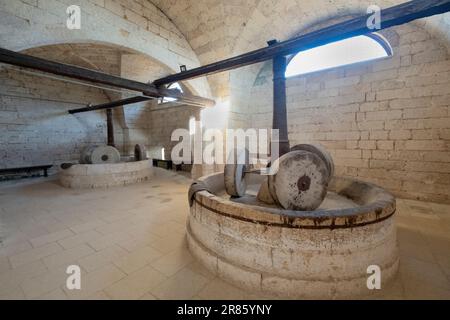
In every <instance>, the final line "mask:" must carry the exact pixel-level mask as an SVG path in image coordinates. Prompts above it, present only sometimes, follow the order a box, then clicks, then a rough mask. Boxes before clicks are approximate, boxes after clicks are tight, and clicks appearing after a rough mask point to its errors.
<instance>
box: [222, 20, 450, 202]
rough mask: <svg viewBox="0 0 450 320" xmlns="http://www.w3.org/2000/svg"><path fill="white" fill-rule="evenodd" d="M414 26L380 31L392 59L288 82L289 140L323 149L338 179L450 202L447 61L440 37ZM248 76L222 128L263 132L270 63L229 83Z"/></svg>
mask: <svg viewBox="0 0 450 320" xmlns="http://www.w3.org/2000/svg"><path fill="white" fill-rule="evenodd" d="M422 26H423V24H422V23H421V22H418V23H410V24H408V25H404V26H400V27H397V28H395V29H392V30H391V31H388V32H384V35H385V36H386V38H387V39H388V41H389V42H390V44H391V45H392V47H393V51H394V55H393V57H390V58H387V59H384V60H380V61H372V62H368V63H361V64H357V65H353V66H346V67H340V68H336V69H332V70H328V71H322V72H316V73H312V74H309V75H305V76H297V77H293V78H289V79H288V80H287V95H288V97H287V99H288V125H289V138H290V141H291V144H296V143H302V142H318V143H321V144H323V145H324V146H325V147H326V148H327V149H328V150H330V152H331V153H332V155H333V158H334V160H335V164H336V166H337V174H338V175H344V176H353V177H358V178H360V179H363V180H368V181H372V182H374V183H377V184H379V185H381V186H383V187H386V188H387V189H388V190H390V191H392V192H393V193H395V194H396V195H397V196H401V197H407V198H415V199H423V200H429V201H439V202H450V55H449V49H448V43H447V41H446V40H445V38H441V37H438V36H435V35H432V34H430V33H429V32H427V31H426V30H425V29H424V28H423V27H422ZM355 49H357V48H355ZM252 75H253V81H252V82H251V83H252V85H251V88H245V87H244V88H243V87H242V86H239V85H236V87H238V88H239V89H240V90H236V94H235V95H234V97H233V96H232V101H233V104H234V106H233V113H232V114H230V117H231V119H232V121H230V122H231V123H233V125H234V126H240V125H246V126H248V127H252V128H269V127H271V123H272V72H271V64H270V63H266V64H261V65H259V67H253V68H248V69H247V70H243V71H238V72H237V74H236V76H235V78H244V79H245V77H246V78H247V80H248V79H250V78H251V77H252ZM231 85H232V86H233V82H232V83H231ZM245 89H249V91H250V94H246V92H247V91H246V90H245Z"/></svg>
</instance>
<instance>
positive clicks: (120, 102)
mask: <svg viewBox="0 0 450 320" xmlns="http://www.w3.org/2000/svg"><path fill="white" fill-rule="evenodd" d="M151 99H152V98H149V97H142V96H137V97H131V98H127V99H123V100H118V101H113V102H107V103H103V104H99V105H96V106H87V107H84V108H79V109H72V110H69V111H68V112H69V113H70V114H75V113H80V112H88V111H95V110H103V109H111V108H115V107H121V106H124V105H127V104H132V103H138V102H143V101H148V100H151Z"/></svg>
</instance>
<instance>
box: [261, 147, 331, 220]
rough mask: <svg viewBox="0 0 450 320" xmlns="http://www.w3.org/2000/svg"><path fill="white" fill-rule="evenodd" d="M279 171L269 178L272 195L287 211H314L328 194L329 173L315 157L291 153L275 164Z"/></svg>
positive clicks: (300, 152)
mask: <svg viewBox="0 0 450 320" xmlns="http://www.w3.org/2000/svg"><path fill="white" fill-rule="evenodd" d="M272 166H275V167H276V168H278V171H277V173H276V174H275V175H272V176H269V181H268V182H269V192H270V194H271V195H272V198H273V199H274V201H275V202H276V203H277V204H279V205H280V206H281V207H283V208H284V209H288V210H302V211H308V210H315V209H317V208H318V207H319V206H320V204H321V203H322V201H323V199H324V198H325V196H326V193H327V187H328V177H329V172H328V168H327V166H326V164H325V162H324V161H323V160H322V159H321V158H320V157H319V156H318V155H316V154H315V153H312V152H308V151H303V150H299V151H291V152H288V153H286V154H284V155H282V156H281V157H280V158H278V159H277V160H275V161H274V162H273V164H272Z"/></svg>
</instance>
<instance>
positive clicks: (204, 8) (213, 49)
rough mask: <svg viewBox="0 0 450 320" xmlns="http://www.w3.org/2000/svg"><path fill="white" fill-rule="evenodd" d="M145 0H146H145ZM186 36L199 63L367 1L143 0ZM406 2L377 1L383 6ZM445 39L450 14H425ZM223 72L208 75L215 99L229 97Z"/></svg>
mask: <svg viewBox="0 0 450 320" xmlns="http://www.w3.org/2000/svg"><path fill="white" fill-rule="evenodd" d="M144 1H145V0H144ZM147 1H151V2H152V3H153V4H154V5H155V6H157V7H158V8H159V9H160V10H161V11H162V12H163V13H164V14H165V15H166V16H167V17H168V18H169V19H171V20H172V22H173V23H174V24H175V25H176V26H177V27H178V29H179V30H180V32H181V33H182V34H183V35H184V36H185V38H186V40H187V41H188V42H189V44H190V45H191V47H192V49H193V50H194V52H195V53H196V54H197V56H198V58H199V60H200V63H201V64H203V65H204V64H207V63H211V62H214V61H217V60H220V59H224V58H228V57H230V56H233V55H236V54H240V53H244V52H246V51H250V50H254V49H257V48H261V47H263V46H265V45H266V41H268V40H271V39H274V38H276V39H278V40H286V39H288V38H290V37H292V36H294V35H296V34H298V33H299V32H301V31H302V30H305V29H309V28H311V27H314V25H315V24H317V23H318V22H320V23H323V22H324V21H325V20H327V19H328V18H333V19H334V18H336V17H338V16H345V15H349V14H361V13H365V11H366V9H367V7H368V6H369V5H371V4H373V3H374V2H373V1H372V0H351V1H349V0H147ZM404 2H406V0H378V1H377V2H376V3H377V4H378V5H380V6H381V7H382V8H386V7H389V6H393V5H397V4H401V3H404ZM427 21H431V23H430V27H431V28H435V29H437V30H438V32H440V33H441V34H444V35H446V36H447V37H449V35H450V32H449V25H450V15H449V14H448V13H447V14H446V15H444V16H439V17H433V18H429V19H428V20H427ZM228 79H229V75H228V73H222V74H218V75H215V76H212V77H208V80H209V83H210V85H211V88H212V90H213V94H214V95H215V96H216V97H221V96H222V97H223V96H227V95H228V92H227V91H228V86H227V85H226V84H225V83H227V82H228Z"/></svg>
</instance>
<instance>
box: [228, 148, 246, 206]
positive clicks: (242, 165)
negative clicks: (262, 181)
mask: <svg viewBox="0 0 450 320" xmlns="http://www.w3.org/2000/svg"><path fill="white" fill-rule="evenodd" d="M231 157H232V158H231ZM232 162H234V163H232ZM248 163H249V153H248V150H247V149H241V150H233V154H230V157H229V158H228V160H227V164H226V165H225V170H224V183H225V190H226V192H227V193H228V194H229V195H230V196H232V197H242V196H244V195H245V191H246V190H247V181H246V180H245V172H246V171H247V170H248V169H249V164H248Z"/></svg>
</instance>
